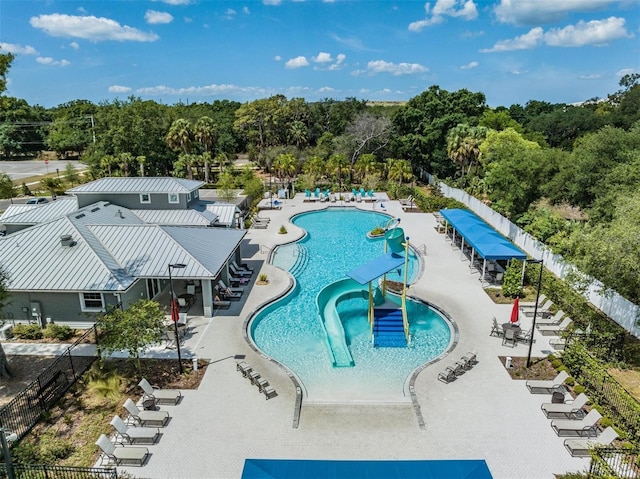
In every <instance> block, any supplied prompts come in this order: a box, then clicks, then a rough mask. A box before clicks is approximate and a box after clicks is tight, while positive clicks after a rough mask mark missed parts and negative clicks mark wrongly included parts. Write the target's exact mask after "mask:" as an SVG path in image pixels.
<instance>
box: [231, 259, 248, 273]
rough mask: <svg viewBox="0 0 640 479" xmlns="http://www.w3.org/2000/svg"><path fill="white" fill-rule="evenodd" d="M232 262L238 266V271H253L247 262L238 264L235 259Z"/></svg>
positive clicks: (235, 266)
mask: <svg viewBox="0 0 640 479" xmlns="http://www.w3.org/2000/svg"><path fill="white" fill-rule="evenodd" d="M231 264H232V265H233V266H234V268H236V269H237V270H238V271H246V272H248V273H253V270H252V269H251V268H249V267H248V266H247V265H246V264H244V263H243V264H241V265H238V263H236V262H235V261H231Z"/></svg>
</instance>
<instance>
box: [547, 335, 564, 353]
mask: <svg viewBox="0 0 640 479" xmlns="http://www.w3.org/2000/svg"><path fill="white" fill-rule="evenodd" d="M549 346H551V347H552V348H553V349H557V350H558V351H564V348H566V347H567V340H566V338H551V339H550V340H549Z"/></svg>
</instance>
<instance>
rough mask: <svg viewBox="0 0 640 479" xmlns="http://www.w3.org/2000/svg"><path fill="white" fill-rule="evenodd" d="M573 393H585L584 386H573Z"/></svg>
mask: <svg viewBox="0 0 640 479" xmlns="http://www.w3.org/2000/svg"><path fill="white" fill-rule="evenodd" d="M573 392H574V393H576V394H581V393H583V392H584V386H583V385H581V384H576V385H575V386H573Z"/></svg>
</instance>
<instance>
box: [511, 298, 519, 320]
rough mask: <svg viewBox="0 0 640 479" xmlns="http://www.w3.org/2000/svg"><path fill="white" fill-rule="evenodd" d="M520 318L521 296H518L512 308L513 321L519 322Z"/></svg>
mask: <svg viewBox="0 0 640 479" xmlns="http://www.w3.org/2000/svg"><path fill="white" fill-rule="evenodd" d="M519 320H520V298H516V300H515V301H514V302H513V309H512V310H511V322H512V323H517V322H518V321H519Z"/></svg>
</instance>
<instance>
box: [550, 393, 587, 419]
mask: <svg viewBox="0 0 640 479" xmlns="http://www.w3.org/2000/svg"><path fill="white" fill-rule="evenodd" d="M587 401H589V398H588V397H587V395H586V394H585V393H580V394H579V395H578V396H577V397H576V398H575V399H574V400H573V402H572V403H571V404H557V403H551V402H545V403H542V405H541V406H540V409H542V412H543V413H544V415H545V416H547V417H548V418H564V419H576V418H582V417H584V409H582V408H583V407H584V405H585V404H587Z"/></svg>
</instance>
